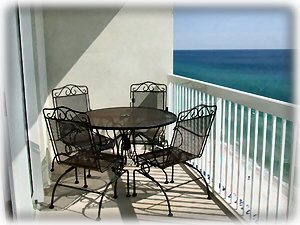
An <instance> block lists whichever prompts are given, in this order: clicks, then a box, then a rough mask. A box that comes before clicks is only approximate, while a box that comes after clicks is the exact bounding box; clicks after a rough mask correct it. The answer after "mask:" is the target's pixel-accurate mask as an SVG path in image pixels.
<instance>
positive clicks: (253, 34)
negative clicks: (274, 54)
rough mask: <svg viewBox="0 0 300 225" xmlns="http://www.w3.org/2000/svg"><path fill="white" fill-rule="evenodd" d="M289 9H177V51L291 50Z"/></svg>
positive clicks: (291, 19)
mask: <svg viewBox="0 0 300 225" xmlns="http://www.w3.org/2000/svg"><path fill="white" fill-rule="evenodd" d="M292 31H293V17H292V11H291V10H289V9H287V8H276V9H275V8H274V9H270V8H268V9H267V8H266V9H259V10H258V9H247V8H243V9H238V8H235V9H212V8H175V10H174V49H175V50H182V49H288V48H292V40H291V37H292Z"/></svg>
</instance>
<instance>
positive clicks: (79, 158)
mask: <svg viewBox="0 0 300 225" xmlns="http://www.w3.org/2000/svg"><path fill="white" fill-rule="evenodd" d="M121 163H122V158H121V157H120V156H118V155H114V154H109V153H103V152H102V153H101V154H98V155H96V156H95V154H93V153H92V152H91V151H80V152H78V153H76V154H74V155H72V156H70V157H68V158H67V159H66V160H64V161H63V162H62V164H66V165H69V166H75V167H82V168H85V169H91V170H96V171H98V170H99V166H100V169H101V171H100V172H104V171H106V170H108V169H110V168H112V167H113V166H114V167H117V166H119V165H120V164H121Z"/></svg>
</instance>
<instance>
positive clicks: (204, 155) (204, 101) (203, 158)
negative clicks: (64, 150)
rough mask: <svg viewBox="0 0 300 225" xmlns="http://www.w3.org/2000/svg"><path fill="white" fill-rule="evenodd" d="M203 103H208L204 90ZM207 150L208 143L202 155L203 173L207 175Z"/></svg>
mask: <svg viewBox="0 0 300 225" xmlns="http://www.w3.org/2000/svg"><path fill="white" fill-rule="evenodd" d="M202 104H206V93H204V92H202ZM206 152H207V145H206V147H205V149H204V152H203V154H202V157H201V170H202V174H203V175H204V176H205V175H206V170H205V158H206Z"/></svg>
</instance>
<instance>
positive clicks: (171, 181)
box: [170, 166, 174, 183]
mask: <svg viewBox="0 0 300 225" xmlns="http://www.w3.org/2000/svg"><path fill="white" fill-rule="evenodd" d="M170 183H174V166H172V174H171V180H170Z"/></svg>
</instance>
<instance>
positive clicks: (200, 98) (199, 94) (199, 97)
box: [197, 91, 203, 169]
mask: <svg viewBox="0 0 300 225" xmlns="http://www.w3.org/2000/svg"><path fill="white" fill-rule="evenodd" d="M200 104H202V92H201V91H199V92H198V102H197V105H200ZM202 158H203V157H201V159H200V158H197V165H198V168H199V169H201V168H202V165H201V160H202Z"/></svg>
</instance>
